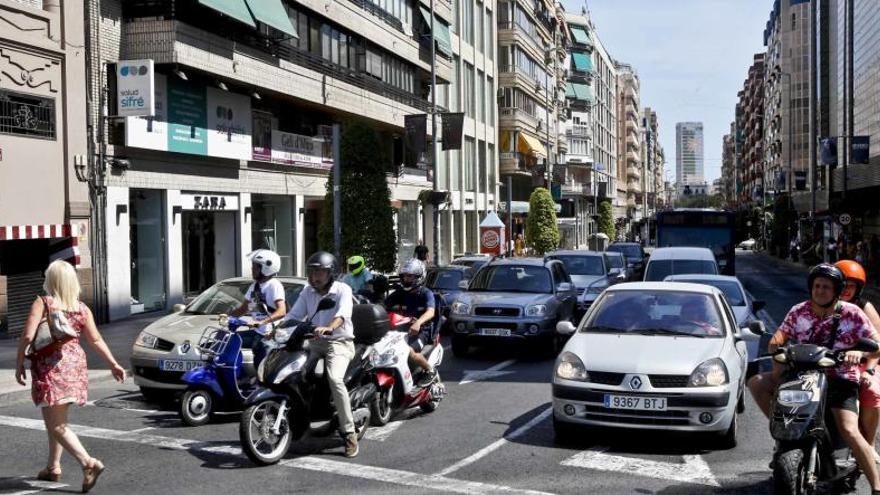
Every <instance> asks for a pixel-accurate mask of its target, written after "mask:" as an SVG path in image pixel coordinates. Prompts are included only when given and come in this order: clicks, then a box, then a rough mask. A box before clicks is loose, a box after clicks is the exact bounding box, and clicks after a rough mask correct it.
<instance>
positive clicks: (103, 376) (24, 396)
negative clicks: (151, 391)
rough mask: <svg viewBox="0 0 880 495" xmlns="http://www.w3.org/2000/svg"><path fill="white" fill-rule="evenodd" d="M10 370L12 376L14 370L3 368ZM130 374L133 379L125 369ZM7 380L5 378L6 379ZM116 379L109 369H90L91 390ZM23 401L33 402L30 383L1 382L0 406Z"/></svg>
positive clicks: (128, 371)
mask: <svg viewBox="0 0 880 495" xmlns="http://www.w3.org/2000/svg"><path fill="white" fill-rule="evenodd" d="M3 371H5V372H8V375H9V376H12V375H13V373H15V371H14V370H12V369H9V370H3ZM125 372H126V374H127V375H128V376H127V377H126V379H131V371H130V370H125ZM28 377H30V370H28ZM4 381H5V380H4ZM112 381H114V379H113V375H112V374H110V370H109V369H96V370H89V389H90V390H91V388H92V386H93V385H96V384H103V383H107V382H112ZM120 385H122V384H120ZM21 402H31V387H30V385H27V386H22V385H19V384H18V383H17V382H16V381H15V379H14V378H13V379H12V380H9V383H8V384H7V383H3V384H0V407H3V406H9V405H12V404H18V403H21Z"/></svg>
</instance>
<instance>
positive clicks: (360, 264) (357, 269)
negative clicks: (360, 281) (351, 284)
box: [348, 256, 367, 275]
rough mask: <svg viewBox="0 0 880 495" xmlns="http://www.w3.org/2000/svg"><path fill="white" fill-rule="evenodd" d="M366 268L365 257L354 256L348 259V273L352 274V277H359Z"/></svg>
mask: <svg viewBox="0 0 880 495" xmlns="http://www.w3.org/2000/svg"><path fill="white" fill-rule="evenodd" d="M366 267H367V262H366V261H364V257H363V256H352V257H351V258H348V271H349V272H351V274H352V275H359V274H360V273H361V272H362V271H364V268H366Z"/></svg>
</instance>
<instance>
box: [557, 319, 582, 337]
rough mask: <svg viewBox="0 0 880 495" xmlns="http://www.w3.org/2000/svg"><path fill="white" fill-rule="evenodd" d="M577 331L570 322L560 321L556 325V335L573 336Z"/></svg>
mask: <svg viewBox="0 0 880 495" xmlns="http://www.w3.org/2000/svg"><path fill="white" fill-rule="evenodd" d="M575 330H577V328H575V326H574V324H572V323H571V322H570V321H560V322H559V323H557V324H556V333H558V334H560V335H571V334H573V333H574V331H575Z"/></svg>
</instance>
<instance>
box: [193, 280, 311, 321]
mask: <svg viewBox="0 0 880 495" xmlns="http://www.w3.org/2000/svg"><path fill="white" fill-rule="evenodd" d="M252 283H253V282H249V281H245V280H242V281H235V282H221V283H219V284H216V285H214V286H212V287H209V288H208V289H207V290H206V291H205V292H202V293H201V294H199V295H198V296H197V297H196V298H195V299H194V300H193V301H192V302H191V303H190V304H189V306H187V308H186V312H187V313H191V314H199V315H219V314H221V313H226V314H229V313H230V312H232V310H234V309H236V308H238V307H239V306H241V303H242V302H244V295H245V293H247V290H248V287H250V286H251V284H252ZM282 285H283V286H284V299H285V301H286V302H287V307H288V309H289V308H290V307H292V306H293V303H295V302H296V299H297V298H298V297H299V293H300V291H301V290H302V289H303V284H300V283H296V282H282Z"/></svg>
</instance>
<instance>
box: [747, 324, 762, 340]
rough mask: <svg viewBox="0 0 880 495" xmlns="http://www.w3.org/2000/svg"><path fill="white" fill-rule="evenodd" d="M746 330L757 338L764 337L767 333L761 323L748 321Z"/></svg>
mask: <svg viewBox="0 0 880 495" xmlns="http://www.w3.org/2000/svg"><path fill="white" fill-rule="evenodd" d="M746 328H747V330H748V331H749V332H751V333H753V334H755V335H757V336H759V337H760V336H761V335H765V334H766V333H767V328H766V327H765V326H764V322H763V321H750V322H749V326H748V327H746Z"/></svg>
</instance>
